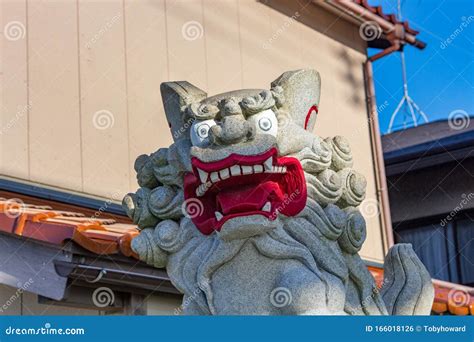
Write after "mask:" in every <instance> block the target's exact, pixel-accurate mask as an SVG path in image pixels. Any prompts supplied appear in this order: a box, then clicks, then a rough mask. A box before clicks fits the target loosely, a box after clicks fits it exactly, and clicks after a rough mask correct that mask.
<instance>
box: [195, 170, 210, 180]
mask: <svg viewBox="0 0 474 342" xmlns="http://www.w3.org/2000/svg"><path fill="white" fill-rule="evenodd" d="M198 172H199V178H200V179H201V183H206V182H207V176H208V175H209V173H207V172H206V171H203V170H201V169H198Z"/></svg>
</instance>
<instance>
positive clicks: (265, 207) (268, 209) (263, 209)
mask: <svg viewBox="0 0 474 342" xmlns="http://www.w3.org/2000/svg"><path fill="white" fill-rule="evenodd" d="M270 210H272V204H271V203H270V202H267V203H265V205H264V206H263V207H262V211H266V212H267V213H269V212H270Z"/></svg>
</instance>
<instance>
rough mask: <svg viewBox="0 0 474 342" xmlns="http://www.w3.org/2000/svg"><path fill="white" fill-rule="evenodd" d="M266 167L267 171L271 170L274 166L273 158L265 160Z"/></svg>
mask: <svg viewBox="0 0 474 342" xmlns="http://www.w3.org/2000/svg"><path fill="white" fill-rule="evenodd" d="M264 166H265V170H271V169H272V166H273V157H270V158H268V159H267V160H265V163H264Z"/></svg>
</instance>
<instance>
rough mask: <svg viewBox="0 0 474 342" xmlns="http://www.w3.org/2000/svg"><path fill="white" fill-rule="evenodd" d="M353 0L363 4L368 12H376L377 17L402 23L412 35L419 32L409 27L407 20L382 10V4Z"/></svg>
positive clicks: (394, 22) (393, 22)
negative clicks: (372, 4)
mask: <svg viewBox="0 0 474 342" xmlns="http://www.w3.org/2000/svg"><path fill="white" fill-rule="evenodd" d="M353 2H355V3H356V4H358V5H361V6H363V7H364V8H365V9H367V10H369V11H370V12H372V13H374V14H377V15H378V16H379V17H381V18H383V19H385V20H388V21H390V22H391V23H392V24H402V25H403V27H404V28H405V31H406V32H408V33H410V34H412V35H414V36H416V35H417V34H418V33H420V32H419V31H417V30H415V29H413V28H411V27H410V24H409V23H408V21H399V20H398V19H397V16H396V15H395V14H393V13H390V14H386V13H385V12H384V11H383V8H382V6H371V5H370V4H369V2H368V0H353Z"/></svg>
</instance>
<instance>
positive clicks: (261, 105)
mask: <svg viewBox="0 0 474 342" xmlns="http://www.w3.org/2000/svg"><path fill="white" fill-rule="evenodd" d="M274 105H275V99H274V98H273V96H272V93H271V92H270V91H269V90H263V91H261V92H260V93H259V94H257V95H255V96H248V97H244V98H243V99H242V102H241V106H242V109H243V110H244V113H245V114H246V115H252V114H256V113H258V112H261V111H263V110H266V109H270V108H272V107H273V106H274Z"/></svg>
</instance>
